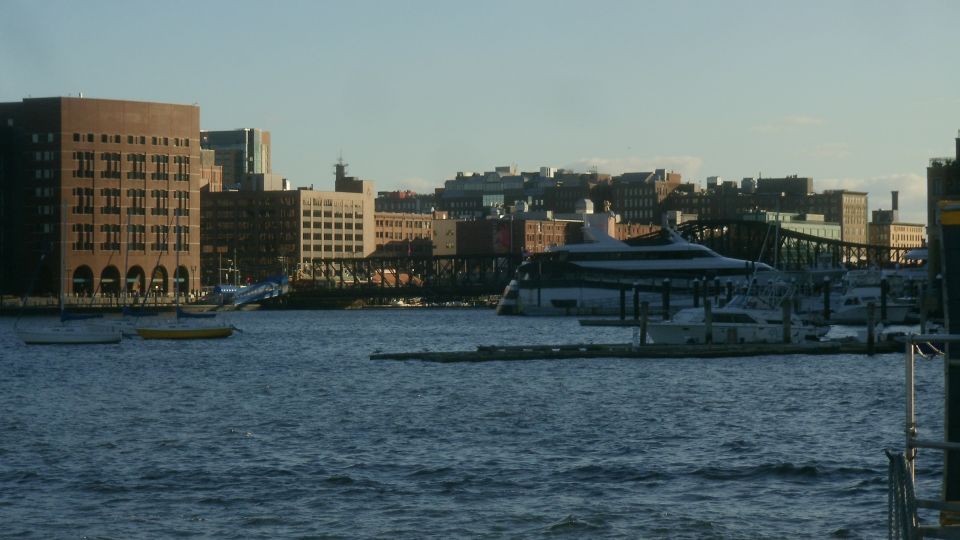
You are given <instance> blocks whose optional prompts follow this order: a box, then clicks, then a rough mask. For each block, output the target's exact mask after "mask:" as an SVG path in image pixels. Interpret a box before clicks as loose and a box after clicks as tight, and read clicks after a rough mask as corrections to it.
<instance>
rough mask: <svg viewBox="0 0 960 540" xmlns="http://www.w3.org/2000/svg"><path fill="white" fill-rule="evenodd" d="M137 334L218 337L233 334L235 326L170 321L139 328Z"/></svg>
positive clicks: (183, 337) (167, 337)
mask: <svg viewBox="0 0 960 540" xmlns="http://www.w3.org/2000/svg"><path fill="white" fill-rule="evenodd" d="M137 335H139V336H140V337H142V338H143V339H217V338H225V337H230V336H231V335H233V326H230V325H209V326H208V325H197V324H192V323H183V322H170V323H167V324H158V325H156V326H149V327H143V328H137Z"/></svg>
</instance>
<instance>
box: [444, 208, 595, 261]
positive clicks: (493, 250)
mask: <svg viewBox="0 0 960 540" xmlns="http://www.w3.org/2000/svg"><path fill="white" fill-rule="evenodd" d="M455 227H456V233H455V234H456V253H455V254H456V255H489V254H498V255H507V254H515V255H522V254H524V253H540V252H542V251H545V250H546V248H547V247H550V246H561V245H564V244H571V243H573V244H575V243H579V242H582V241H583V234H582V228H583V221H582V220H581V221H568V220H555V219H524V218H512V217H505V218H501V219H479V220H472V221H457V222H455Z"/></svg>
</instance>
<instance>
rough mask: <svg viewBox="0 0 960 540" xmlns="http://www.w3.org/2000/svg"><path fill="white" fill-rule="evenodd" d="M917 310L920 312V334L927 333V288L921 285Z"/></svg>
mask: <svg viewBox="0 0 960 540" xmlns="http://www.w3.org/2000/svg"><path fill="white" fill-rule="evenodd" d="M917 310H918V311H919V312H920V333H921V334H926V333H927V286H926V285H924V284H922V283H921V284H920V287H919V291H918V292H917Z"/></svg>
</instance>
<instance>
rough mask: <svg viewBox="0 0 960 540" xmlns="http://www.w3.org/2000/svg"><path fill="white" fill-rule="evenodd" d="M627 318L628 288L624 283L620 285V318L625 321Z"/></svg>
mask: <svg viewBox="0 0 960 540" xmlns="http://www.w3.org/2000/svg"><path fill="white" fill-rule="evenodd" d="M626 319H627V288H626V287H624V286H623V285H621V286H620V320H621V321H625V320H626Z"/></svg>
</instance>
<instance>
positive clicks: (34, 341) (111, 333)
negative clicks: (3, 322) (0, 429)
mask: <svg viewBox="0 0 960 540" xmlns="http://www.w3.org/2000/svg"><path fill="white" fill-rule="evenodd" d="M16 333H17V337H19V338H20V340H21V341H23V342H24V344H26V345H91V344H102V343H120V340H121V339H122V338H123V335H122V333H121V332H120V330H119V329H118V328H116V327H113V326H106V325H104V326H100V325H76V324H60V325H55V326H48V327H44V328H17V330H16Z"/></svg>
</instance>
